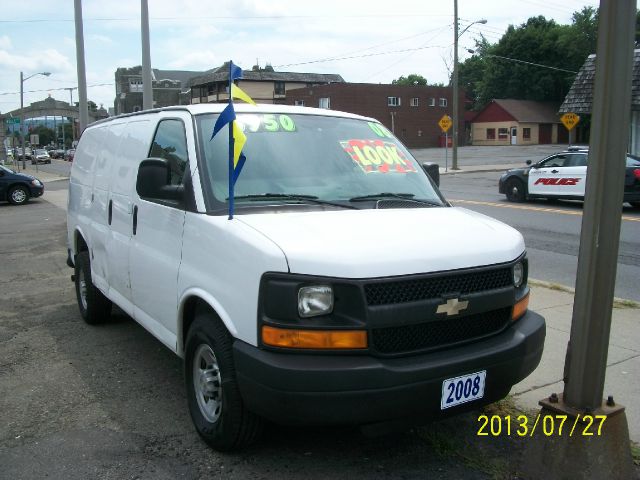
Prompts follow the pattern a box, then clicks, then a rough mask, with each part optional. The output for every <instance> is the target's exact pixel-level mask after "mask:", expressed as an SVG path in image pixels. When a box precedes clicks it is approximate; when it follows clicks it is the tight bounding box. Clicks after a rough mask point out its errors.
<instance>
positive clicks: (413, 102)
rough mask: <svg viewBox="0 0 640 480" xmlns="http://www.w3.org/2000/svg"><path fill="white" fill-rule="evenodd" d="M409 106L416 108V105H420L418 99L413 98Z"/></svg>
mask: <svg viewBox="0 0 640 480" xmlns="http://www.w3.org/2000/svg"><path fill="white" fill-rule="evenodd" d="M410 105H411V106H412V107H417V106H418V105H420V99H419V98H418V97H413V98H412V99H411V103H410Z"/></svg>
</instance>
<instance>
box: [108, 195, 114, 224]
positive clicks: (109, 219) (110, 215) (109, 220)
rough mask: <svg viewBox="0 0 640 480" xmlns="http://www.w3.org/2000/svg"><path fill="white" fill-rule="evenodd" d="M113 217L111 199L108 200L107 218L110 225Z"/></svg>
mask: <svg viewBox="0 0 640 480" xmlns="http://www.w3.org/2000/svg"><path fill="white" fill-rule="evenodd" d="M112 219H113V200H109V214H108V218H107V221H108V222H109V225H111V220H112Z"/></svg>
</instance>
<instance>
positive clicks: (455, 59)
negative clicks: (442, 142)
mask: <svg viewBox="0 0 640 480" xmlns="http://www.w3.org/2000/svg"><path fill="white" fill-rule="evenodd" d="M453 10H454V11H453V17H454V19H453V114H452V115H451V116H452V118H453V132H452V134H453V139H452V147H453V148H452V150H451V154H452V155H451V170H458V40H459V39H460V37H461V36H462V35H463V34H464V32H466V31H467V30H469V27H470V26H471V25H475V24H477V23H482V24H485V23H487V20H486V19H484V18H483V19H482V20H477V21H475V22H472V23H470V24H469V25H467V26H466V27H465V28H464V30H462V32H460V33H458V0H455V1H454V2H453Z"/></svg>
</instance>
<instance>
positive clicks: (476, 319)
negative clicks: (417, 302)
mask: <svg viewBox="0 0 640 480" xmlns="http://www.w3.org/2000/svg"><path fill="white" fill-rule="evenodd" d="M510 318H511V307H506V308H501V309H499V310H492V311H489V312H483V313H479V314H475V315H469V316H466V317H459V318H452V319H449V318H445V319H442V320H438V321H432V322H425V323H419V324H415V325H404V326H400V327H385V328H375V329H373V330H372V331H371V338H372V347H373V348H374V349H375V351H377V352H378V353H382V354H387V355H388V354H396V353H409V352H419V351H423V350H429V349H433V348H440V347H446V346H448V345H451V344H455V343H460V342H467V341H471V340H477V339H479V338H482V337H487V336H489V335H493V334H496V333H498V332H499V331H501V330H502V329H503V328H505V327H506V325H507V324H508V323H509V319H510Z"/></svg>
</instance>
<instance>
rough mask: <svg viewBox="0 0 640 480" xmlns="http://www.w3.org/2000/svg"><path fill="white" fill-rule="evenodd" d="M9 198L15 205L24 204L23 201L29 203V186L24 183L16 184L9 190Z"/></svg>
mask: <svg viewBox="0 0 640 480" xmlns="http://www.w3.org/2000/svg"><path fill="white" fill-rule="evenodd" d="M8 200H9V203H12V204H13V205H22V204H23V203H27V202H28V201H29V190H27V187H24V186H22V185H16V186H15V187H13V188H12V189H11V190H9V196H8Z"/></svg>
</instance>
